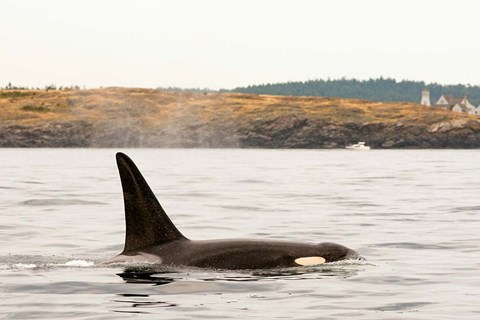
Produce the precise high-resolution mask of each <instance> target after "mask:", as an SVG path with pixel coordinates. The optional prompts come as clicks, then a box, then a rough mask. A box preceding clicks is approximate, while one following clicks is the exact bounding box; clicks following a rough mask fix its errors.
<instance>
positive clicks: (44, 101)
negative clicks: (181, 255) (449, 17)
mask: <svg viewBox="0 0 480 320" xmlns="http://www.w3.org/2000/svg"><path fill="white" fill-rule="evenodd" d="M283 117H297V118H307V119H312V120H321V121H328V122H331V123H334V124H336V125H342V124H344V123H352V122H353V123H380V122H381V123H386V124H391V123H403V124H406V125H408V124H409V123H410V124H424V125H429V124H432V123H437V122H440V121H446V120H453V119H459V118H472V119H475V120H477V119H478V118H477V117H475V116H468V115H465V114H458V113H454V112H450V111H442V110H434V109H432V108H426V107H422V106H420V105H418V104H414V103H379V102H371V101H364V100H355V99H340V98H321V97H290V96H270V95H253V94H234V93H225V94H216V93H209V94H200V93H198V94H196V93H185V92H182V93H179V92H169V91H161V90H153V89H131V88H106V89H94V90H77V91H48V92H46V91H27V90H22V91H15V90H10V91H8V90H1V91H0V124H1V125H2V126H5V125H13V124H19V125H27V126H28V125H34V124H41V123H47V122H54V121H62V122H65V121H72V120H87V121H90V122H92V123H96V122H111V123H115V124H121V123H122V122H125V121H135V122H136V123H139V124H141V125H142V126H145V127H161V126H164V125H166V124H169V123H176V122H183V123H192V124H193V125H195V124H198V125H201V123H204V122H208V123H210V122H215V123H219V124H222V123H228V122H229V121H236V122H255V121H267V122H268V121H273V120H275V119H277V118H283Z"/></svg>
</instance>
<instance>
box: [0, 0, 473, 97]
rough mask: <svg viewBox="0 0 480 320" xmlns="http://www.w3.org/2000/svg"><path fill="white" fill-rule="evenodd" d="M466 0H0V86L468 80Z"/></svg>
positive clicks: (469, 3)
mask: <svg viewBox="0 0 480 320" xmlns="http://www.w3.org/2000/svg"><path fill="white" fill-rule="evenodd" d="M478 30H480V1H476V0H436V1H433V0H432V1H430V0H364V1H362V0H314V1H308V0H290V1H283V0H241V1H237V0H230V1H229V0H208V1H207V0H205V1H201V0H163V1H162V0H134V1H131V0H81V1H78V0H42V1H38V0H35V1H33V0H0V86H2V87H3V86H5V85H6V84H7V83H8V82H11V83H12V84H14V85H23V86H39V87H44V86H45V85H47V84H56V85H80V86H85V87H87V88H93V87H100V86H103V87H106V86H124V87H148V88H150V87H151V88H156V87H184V88H192V87H195V88H211V89H220V88H225V89H230V88H234V87H238V86H247V85H253V84H262V83H277V82H286V81H305V80H312V79H327V78H332V79H336V78H342V77H346V78H357V79H369V78H377V77H380V76H383V77H389V78H394V79H397V80H398V81H400V80H403V79H408V80H418V81H426V82H438V83H442V84H457V83H462V84H472V85H480V68H479V65H480V34H479V32H478Z"/></svg>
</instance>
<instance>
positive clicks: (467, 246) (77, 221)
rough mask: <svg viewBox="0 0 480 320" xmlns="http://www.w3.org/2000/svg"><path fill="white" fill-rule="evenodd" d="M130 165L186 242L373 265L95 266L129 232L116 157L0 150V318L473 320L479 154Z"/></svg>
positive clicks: (209, 153) (182, 158) (225, 157)
mask: <svg viewBox="0 0 480 320" xmlns="http://www.w3.org/2000/svg"><path fill="white" fill-rule="evenodd" d="M127 153H128V154H129V155H131V156H132V158H133V159H135V161H136V162H137V164H138V165H139V167H140V168H141V169H142V172H143V174H144V176H145V177H147V178H148V181H149V184H150V186H151V189H152V190H154V191H155V194H156V195H157V196H158V197H159V199H160V200H161V203H162V206H163V207H164V208H165V210H166V211H167V212H168V213H169V214H170V215H171V219H172V220H173V221H174V222H175V225H176V226H177V227H178V228H179V230H180V231H181V233H182V234H183V235H185V236H188V238H189V239H195V240H194V241H193V243H196V242H197V241H200V243H201V242H202V241H210V240H206V239H214V241H215V240H219V239H242V238H243V239H244V240H241V241H245V239H246V240H248V241H249V240H254V241H267V243H273V244H276V243H277V242H278V241H280V242H282V243H303V244H305V243H306V244H319V243H323V242H326V241H328V242H332V243H337V244H341V245H344V246H347V247H349V248H351V249H355V251H357V252H358V253H359V254H361V255H362V256H365V257H367V258H368V260H351V259H349V260H340V261H336V262H327V260H326V259H325V263H323V260H322V258H325V257H323V256H322V255H321V254H320V253H318V254H317V253H315V254H313V255H311V254H310V253H309V254H308V255H309V256H304V257H292V258H295V259H293V262H295V264H297V265H298V266H293V267H292V266H284V265H282V266H280V267H277V268H272V269H269V268H267V269H256V270H249V269H247V270H225V269H223V268H213V269H212V268H204V267H203V266H202V265H201V264H200V265H197V266H180V267H178V266H176V265H173V266H171V265H165V264H163V263H156V262H155V261H152V259H154V258H155V257H157V258H159V259H161V257H162V255H161V254H158V252H148V251H149V250H144V251H139V250H136V251H138V252H137V253H139V255H140V257H141V258H142V260H141V261H138V263H133V264H131V263H123V262H119V263H114V264H109V265H105V264H103V261H105V260H107V259H110V258H112V257H115V256H116V255H117V254H118V253H119V252H122V250H123V249H124V240H125V232H126V231H125V214H124V207H123V205H124V203H123V201H122V200H121V195H122V191H123V190H122V188H121V186H120V183H119V180H118V174H117V168H115V165H114V162H113V161H112V159H113V157H114V156H115V150H46V149H42V150H11V149H3V150H2V152H1V153H0V177H1V179H0V199H2V201H0V214H1V216H0V217H1V218H0V244H1V249H0V291H1V293H2V294H1V295H0V314H1V315H2V316H4V317H6V318H12V319H32V318H36V319H38V318H41V319H53V318H69V319H71V318H80V319H122V318H132V317H135V318H139V319H158V318H167V319H198V318H205V317H209V318H222V319H225V318H227V319H228V318H234V319H238V318H263V319H272V318H291V319H319V318H320V319H476V318H478V315H479V314H478V301H479V298H480V297H479V293H478V287H479V286H480V283H479V281H480V280H479V277H478V268H479V264H478V262H479V260H478V257H479V256H480V255H479V254H480V249H479V246H478V243H480V238H479V236H478V225H480V224H479V222H480V221H479V215H480V203H479V200H478V190H480V185H479V184H480V181H479V180H478V179H477V176H476V175H475V174H474V172H478V171H479V169H480V165H479V164H480V153H479V152H477V151H461V150H446V151H428V150H426V151H376V150H374V151H371V152H369V153H367V154H350V153H348V154H347V152H344V151H343V150H338V151H314V150H311V151H308V150H283V151H276V150H128V152H127ZM197 239H198V240H197ZM233 241H237V240H233ZM246 244H247V243H244V242H241V243H240V245H241V247H243V246H244V245H246ZM154 247H155V246H154ZM205 248H209V247H208V246H207V247H205ZM191 249H192V248H189V250H191ZM216 249H217V250H216V251H215V250H211V251H212V254H213V255H214V253H215V252H218V250H219V248H218V247H217V248H216ZM189 250H187V251H186V252H194V251H193V250H192V251H189ZM205 251H208V250H205ZM294 251H296V250H294ZM322 254H324V253H322ZM324 255H325V254H324ZM207 256H208V255H207ZM227 256H228V255H227ZM129 257H134V255H130V256H129ZM209 259H210V258H209ZM209 259H207V261H208V262H211V260H209ZM253 260H254V259H248V261H253ZM259 260H261V259H259ZM287 260H288V259H287ZM162 261H163V260H162ZM225 261H227V263H231V262H232V261H231V260H228V259H227V260H225ZM288 261H292V260H288ZM145 262H148V263H147V264H145Z"/></svg>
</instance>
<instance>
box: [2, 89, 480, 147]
mask: <svg viewBox="0 0 480 320" xmlns="http://www.w3.org/2000/svg"><path fill="white" fill-rule="evenodd" d="M15 92H16V91H15V90H0V147H4V148H5V147H7V148H248V149H250V148H264V149H343V148H345V146H346V145H348V144H350V143H356V142H358V141H365V142H366V143H367V144H368V145H369V146H371V147H372V148H373V149H390V148H393V149H440V148H452V149H453V148H479V147H480V120H479V119H478V118H477V117H476V116H469V115H466V114H459V113H454V112H450V111H443V110H434V109H432V108H426V107H422V106H420V105H419V104H415V103H380V102H372V101H367V100H358V99H340V98H322V97H301V96H299V97H292V96H272V95H255V94H242V93H208V94H206V93H205V94H204V93H191V92H173V91H164V90H155V89H132V88H106V89H91V90H68V91H60V90H50V91H48V92H47V91H45V90H43V91H42V90H35V91H29V90H22V91H17V93H15ZM18 92H20V94H19V93H18Z"/></svg>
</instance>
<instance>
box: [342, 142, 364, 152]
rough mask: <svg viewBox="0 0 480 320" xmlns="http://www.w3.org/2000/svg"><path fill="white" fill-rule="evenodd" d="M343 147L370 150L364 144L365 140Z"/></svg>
mask: <svg viewBox="0 0 480 320" xmlns="http://www.w3.org/2000/svg"><path fill="white" fill-rule="evenodd" d="M345 149H348V150H362V151H363V150H370V147H369V146H366V145H365V142H359V143H355V144H351V145H349V146H346V147H345Z"/></svg>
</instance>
